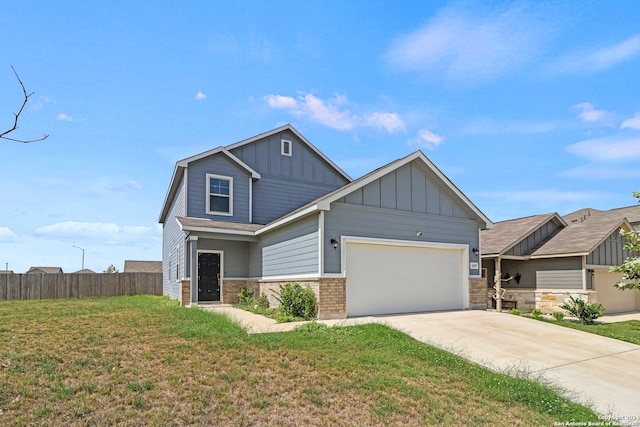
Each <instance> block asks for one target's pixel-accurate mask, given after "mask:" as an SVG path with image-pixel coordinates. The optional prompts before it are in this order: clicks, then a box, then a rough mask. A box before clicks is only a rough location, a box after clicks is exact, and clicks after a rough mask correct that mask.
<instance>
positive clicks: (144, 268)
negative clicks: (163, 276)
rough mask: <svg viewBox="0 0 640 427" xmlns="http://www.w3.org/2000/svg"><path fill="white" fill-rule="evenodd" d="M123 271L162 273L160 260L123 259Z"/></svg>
mask: <svg viewBox="0 0 640 427" xmlns="http://www.w3.org/2000/svg"><path fill="white" fill-rule="evenodd" d="M123 273H162V261H133V260H128V259H127V260H125V261H124V271H123Z"/></svg>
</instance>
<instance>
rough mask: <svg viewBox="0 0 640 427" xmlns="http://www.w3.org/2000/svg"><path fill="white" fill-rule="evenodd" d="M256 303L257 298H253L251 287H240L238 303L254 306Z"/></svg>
mask: <svg viewBox="0 0 640 427" xmlns="http://www.w3.org/2000/svg"><path fill="white" fill-rule="evenodd" d="M254 304H255V299H254V298H253V291H252V290H251V289H249V288H240V293H239V294H238V305H240V306H251V307H253V305H254Z"/></svg>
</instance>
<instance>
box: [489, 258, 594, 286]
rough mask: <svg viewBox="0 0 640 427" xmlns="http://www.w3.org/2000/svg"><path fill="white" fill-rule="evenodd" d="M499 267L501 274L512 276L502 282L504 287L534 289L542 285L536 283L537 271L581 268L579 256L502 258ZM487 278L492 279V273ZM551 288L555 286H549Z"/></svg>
mask: <svg viewBox="0 0 640 427" xmlns="http://www.w3.org/2000/svg"><path fill="white" fill-rule="evenodd" d="M491 264H493V260H491ZM500 268H501V270H502V274H503V276H506V277H514V279H512V280H510V281H509V282H502V285H503V286H504V287H505V288H526V289H535V288H536V287H538V288H541V289H543V288H544V286H540V285H539V284H537V283H538V281H537V278H536V275H537V272H538V271H575V270H581V269H582V259H581V258H580V257H566V258H547V259H530V260H526V261H523V260H510V259H503V260H502V261H501V263H500ZM492 271H493V269H492ZM517 275H520V282H516V280H515V277H516V276H517ZM489 279H490V280H491V281H492V280H493V275H489ZM580 287H582V279H581V280H580ZM551 289H555V288H554V287H551Z"/></svg>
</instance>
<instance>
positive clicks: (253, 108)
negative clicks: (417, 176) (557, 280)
mask: <svg viewBox="0 0 640 427" xmlns="http://www.w3.org/2000/svg"><path fill="white" fill-rule="evenodd" d="M639 17H640V2H633V1H610V2H602V1H598V2H596V1H594V2H589V1H580V2H466V1H462V2H435V1H434V2H406V1H405V2H402V1H393V2H391V1H389V2H380V1H348V2H347V1H344V2H324V1H317V2H298V1H291V2H280V1H274V2H228V4H225V3H223V2H208V1H201V2H197V1H188V2H177V3H176V2H163V1H149V2H136V1H127V2H124V1H113V2H65V1H62V2H49V1H42V2H38V1H20V2H10V3H7V4H5V5H4V6H3V10H2V16H0V53H1V54H0V94H2V96H1V97H0V128H2V130H4V129H5V128H9V127H11V125H12V120H13V116H12V113H14V112H16V111H17V109H18V108H19V106H20V103H21V101H22V92H21V89H20V86H19V85H18V83H17V81H16V79H15V76H14V75H13V72H12V70H11V66H14V67H15V68H16V70H17V72H18V73H19V75H20V77H21V79H22V80H23V82H24V83H25V86H26V87H27V90H29V91H35V92H36V93H35V94H34V95H33V96H32V97H31V99H30V102H29V104H28V105H27V107H26V108H25V111H24V113H23V115H22V116H21V117H20V129H19V130H18V131H16V132H14V133H13V134H12V135H11V136H13V137H14V138H26V139H29V138H38V137H41V136H42V135H44V134H49V135H50V136H49V138H48V139H47V140H45V141H42V142H34V143H31V144H20V143H15V142H9V141H2V140H0V189H1V193H2V203H1V204H0V268H2V269H4V268H5V266H6V263H8V267H9V269H11V270H14V271H16V272H24V271H26V270H27V269H28V268H29V267H30V266H32V265H40V266H62V267H63V269H64V270H65V271H66V272H72V271H76V270H79V269H80V267H81V255H82V254H81V252H80V251H79V250H78V249H76V248H74V247H73V246H74V245H76V246H80V247H82V248H84V249H85V267H86V268H91V269H93V270H95V271H102V270H104V269H105V268H106V267H107V266H108V265H109V264H114V265H115V266H116V267H117V268H119V269H122V268H123V262H124V260H125V259H148V260H160V259H161V227H160V225H159V224H158V223H157V220H158V215H159V212H160V208H161V205H162V202H163V199H164V196H165V194H166V191H167V188H168V185H169V180H170V178H171V174H172V172H173V167H174V165H175V162H176V161H177V160H180V159H182V158H185V157H188V156H191V155H194V154H197V153H199V152H202V151H205V150H208V149H211V148H215V147H217V146H220V145H228V144H231V143H233V142H236V141H239V140H242V139H245V138H248V137H251V136H254V135H256V134H258V133H261V132H265V131H268V130H270V129H273V128H275V127H277V126H279V125H282V124H284V123H292V124H293V125H294V126H295V127H296V128H297V129H298V130H299V131H300V132H301V133H302V134H303V135H305V136H306V137H307V138H308V139H309V140H310V141H311V142H312V143H314V144H315V145H316V146H317V147H318V148H319V149H320V150H321V151H323V152H324V153H325V154H326V155H327V156H328V157H329V158H331V159H332V160H334V161H335V162H336V163H337V164H338V165H339V166H340V167H342V168H343V169H344V170H345V171H346V172H347V173H349V174H350V175H351V176H352V177H354V178H357V177H359V176H361V175H363V174H365V173H367V172H369V171H370V170H372V169H374V168H377V167H379V166H382V165H384V164H386V163H388V162H390V161H392V160H394V159H396V158H399V157H402V156H404V155H406V154H409V153H410V152H413V151H415V150H417V149H421V150H422V151H423V152H424V153H425V154H426V155H427V156H428V157H429V158H430V159H431V160H432V161H433V162H434V163H435V164H436V165H437V166H438V167H439V168H440V169H441V170H442V171H443V172H444V173H445V174H446V175H447V176H448V177H449V178H450V179H451V180H452V181H453V182H454V183H455V184H456V185H457V186H458V187H459V188H460V189H461V190H462V191H463V192H464V193H465V194H466V195H467V196H468V197H469V198H470V199H471V200H472V201H473V202H474V203H475V204H476V205H477V206H478V207H479V208H480V209H481V210H482V211H483V212H484V213H485V214H486V215H487V216H488V217H489V218H491V219H492V220H493V221H500V220H504V219H509V218H514V217H520V216H526V215H533V214H539V213H546V212H554V211H556V212H558V213H560V214H566V213H569V212H571V211H574V210H577V209H580V208H583V207H592V208H598V209H609V208H614V207H621V206H628V205H631V204H633V203H634V201H635V199H633V198H632V196H631V192H632V191H639V190H640V183H639V178H640V167H638V161H639V160H640V84H638V81H639V80H638V76H639V75H640V25H639V24H640V18H639Z"/></svg>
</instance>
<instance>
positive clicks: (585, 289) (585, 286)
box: [582, 255, 587, 292]
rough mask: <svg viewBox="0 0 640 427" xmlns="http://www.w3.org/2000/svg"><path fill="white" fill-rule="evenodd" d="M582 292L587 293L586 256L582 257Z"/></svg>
mask: <svg viewBox="0 0 640 427" xmlns="http://www.w3.org/2000/svg"><path fill="white" fill-rule="evenodd" d="M582 290H583V291H584V292H587V256H586V255H582Z"/></svg>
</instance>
